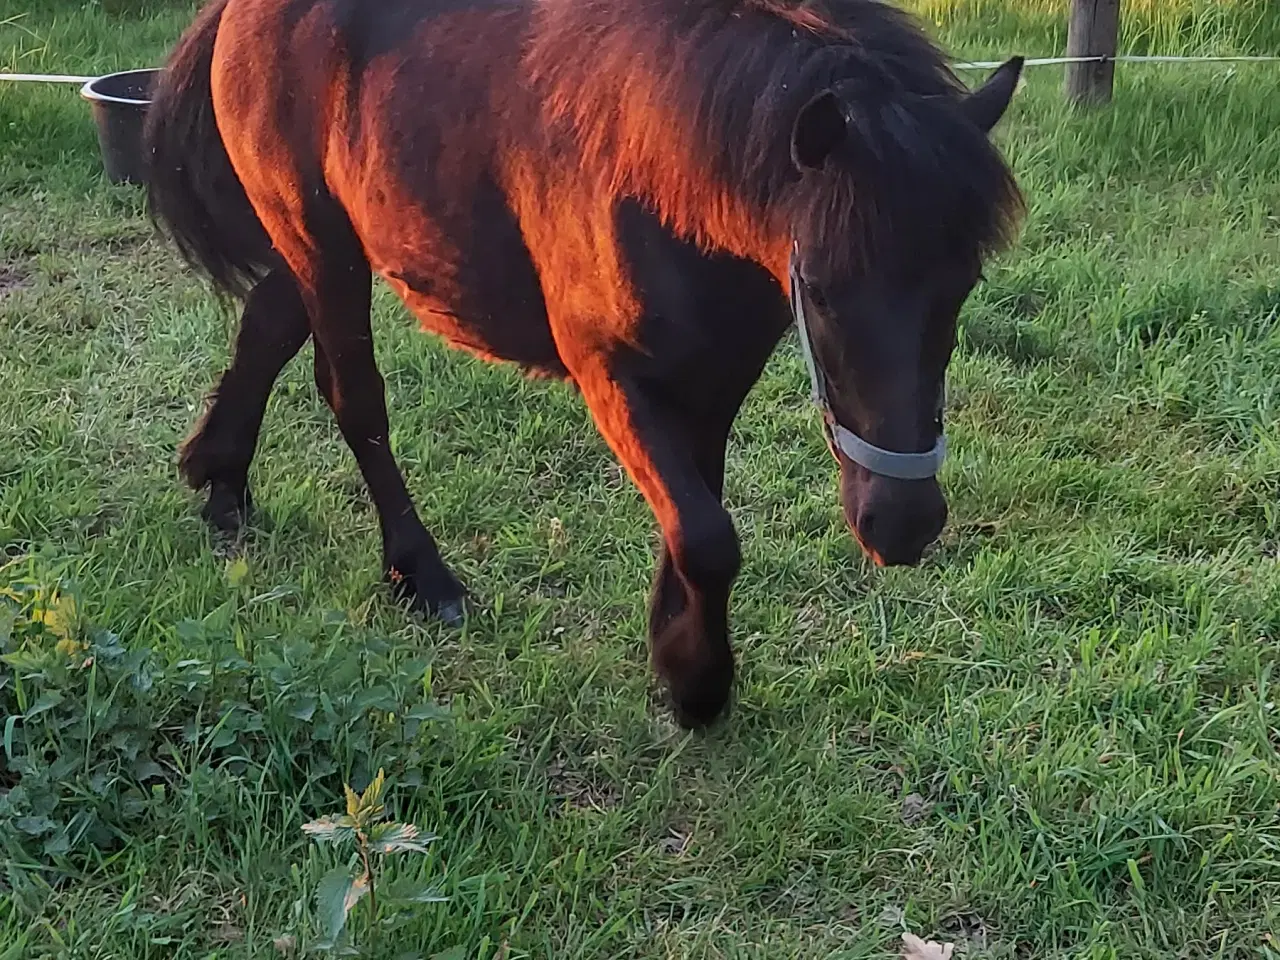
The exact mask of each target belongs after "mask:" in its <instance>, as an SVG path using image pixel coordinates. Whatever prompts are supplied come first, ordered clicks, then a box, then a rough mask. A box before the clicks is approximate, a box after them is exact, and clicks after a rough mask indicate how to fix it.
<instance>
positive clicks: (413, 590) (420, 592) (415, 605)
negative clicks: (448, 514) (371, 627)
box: [385, 549, 467, 627]
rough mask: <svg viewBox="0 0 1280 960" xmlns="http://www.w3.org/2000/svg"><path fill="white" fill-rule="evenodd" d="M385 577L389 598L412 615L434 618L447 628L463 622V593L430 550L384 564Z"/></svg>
mask: <svg viewBox="0 0 1280 960" xmlns="http://www.w3.org/2000/svg"><path fill="white" fill-rule="evenodd" d="M385 576H386V579H387V582H388V583H389V584H390V585H391V593H392V596H394V597H395V598H396V600H398V601H399V602H401V603H407V604H408V605H409V608H410V609H411V610H413V611H414V612H415V613H421V614H425V615H428V616H432V617H435V618H436V619H438V620H440V621H441V622H443V623H444V624H445V625H446V626H450V627H456V626H459V625H461V623H462V622H463V620H465V619H466V615H467V589H466V587H464V586H463V585H462V584H461V583H460V582H459V581H458V578H457V577H455V576H454V575H453V574H452V573H451V572H450V571H449V568H448V567H446V566H445V565H444V563H443V561H441V560H440V557H439V554H438V553H437V552H436V551H435V550H434V549H431V550H423V551H419V552H418V553H417V554H409V555H407V556H404V557H402V558H400V559H398V560H397V561H394V562H390V563H388V564H387V565H386V574H385Z"/></svg>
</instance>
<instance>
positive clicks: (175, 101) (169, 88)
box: [143, 0, 275, 297]
mask: <svg viewBox="0 0 1280 960" xmlns="http://www.w3.org/2000/svg"><path fill="white" fill-rule="evenodd" d="M227 3H228V0H210V2H209V3H208V4H206V5H205V6H204V8H203V9H201V10H200V12H199V14H198V15H197V16H196V19H195V21H194V22H193V23H192V24H191V26H190V27H188V28H187V30H186V32H185V33H183V35H182V37H181V39H180V40H179V41H178V44H177V46H176V47H175V48H174V50H173V53H172V54H171V55H170V57H169V62H168V63H167V64H166V65H165V68H164V70H163V71H162V72H161V74H160V77H159V79H158V82H157V84H156V89H155V92H154V94H153V97H152V102H151V106H150V108H149V109H148V111H147V121H146V127H145V130H144V133H143V137H144V144H145V149H146V154H147V157H148V171H147V174H148V186H147V206H148V211H149V213H150V216H151V219H152V221H153V222H154V223H155V224H156V225H157V226H159V227H160V228H161V229H162V230H164V232H165V233H167V234H168V235H169V236H170V238H172V240H173V242H174V244H175V245H176V246H177V248H178V251H179V253H181V254H182V257H183V259H185V260H186V261H187V263H189V264H190V265H191V266H192V267H194V268H195V269H197V270H199V271H200V272H202V273H204V274H206V275H207V276H208V277H209V279H210V280H212V281H213V284H214V286H215V287H216V288H217V289H218V290H219V292H221V293H223V294H229V295H232V296H238V297H244V296H246V295H247V294H248V292H249V290H251V289H252V288H253V286H254V284H255V283H256V282H257V281H258V280H259V279H261V278H262V277H263V276H264V275H266V273H267V272H268V271H269V270H270V269H271V267H272V266H274V263H275V261H274V255H273V253H272V246H271V240H270V239H269V238H268V237H267V233H266V231H265V230H264V229H263V227H262V222H261V221H260V220H259V219H258V216H257V214H256V213H254V210H253V207H252V205H251V204H250V203H249V198H248V197H247V196H246V195H245V192H244V187H243V186H242V185H241V183H240V180H239V178H238V177H237V176H236V173H235V170H234V169H233V168H232V166H231V159H230V157H228V156H227V150H226V147H225V146H224V145H223V142H222V135H221V134H220V133H219V132H218V124H217V120H216V119H215V118H214V112H213V90H212V82H211V72H212V67H213V46H214V41H215V40H216V39H217V36H218V24H219V22H220V21H221V20H222V12H223V10H224V9H226V6H227Z"/></svg>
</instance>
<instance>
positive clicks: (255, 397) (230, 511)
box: [178, 267, 311, 535]
mask: <svg viewBox="0 0 1280 960" xmlns="http://www.w3.org/2000/svg"><path fill="white" fill-rule="evenodd" d="M310 333H311V327H310V323H309V322H308V320H307V311H306V307H305V305H304V304H303V302H302V298H301V296H299V293H298V287H297V284H296V283H295V282H294V279H293V277H292V276H291V275H290V274H289V272H288V270H286V269H285V268H283V267H279V268H276V269H275V270H273V271H272V272H271V273H269V274H267V276H266V277H264V278H263V279H262V280H260V281H259V282H258V284H257V285H256V286H255V287H254V288H253V290H252V291H251V292H250V294H249V296H248V298H247V299H246V300H245V305H244V311H243V313H242V314H241V317H240V328H239V331H238V333H237V334H236V342H235V348H234V351H233V353H232V357H231V364H230V366H228V367H227V369H226V371H225V372H224V373H223V374H222V377H221V378H220V379H219V381H218V384H217V386H216V387H214V388H213V390H212V391H210V393H209V396H208V398H207V400H206V405H205V411H204V413H203V414H202V415H201V417H200V419H199V420H198V421H197V422H196V425H195V427H194V428H193V429H192V431H191V434H190V435H189V436H188V437H187V439H186V440H185V441H184V442H183V444H182V446H181V448H180V450H179V455H178V469H179V470H180V471H181V473H182V476H183V478H184V479H185V480H186V481H187V483H188V484H190V485H191V487H192V489H195V490H203V489H205V488H206V487H207V488H208V491H209V493H208V499H207V500H206V501H205V505H204V510H203V514H204V518H205V519H206V520H207V521H208V522H209V524H210V525H211V526H212V527H213V528H214V530H215V531H217V532H218V533H221V534H226V535H234V534H236V533H238V532H239V530H240V528H241V526H242V525H243V523H244V522H245V520H246V518H247V516H248V513H249V509H250V506H251V504H252V498H251V496H250V494H249V464H250V463H251V462H252V461H253V454H254V450H255V448H256V447H257V444H258V433H259V431H260V430H261V428H262V417H263V414H264V413H265V412H266V409H267V398H268V397H269V396H270V394H271V388H272V386H273V385H274V384H275V382H276V378H277V377H278V376H279V375H280V371H281V370H283V369H284V366H285V364H287V363H288V362H289V361H290V360H291V359H292V358H293V357H294V355H295V354H296V353H297V352H298V351H299V350H300V349H301V348H302V345H303V344H304V343H306V342H307V337H308V336H309V335H310Z"/></svg>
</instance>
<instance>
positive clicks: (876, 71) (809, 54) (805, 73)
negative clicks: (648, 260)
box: [527, 0, 1022, 261]
mask: <svg viewBox="0 0 1280 960" xmlns="http://www.w3.org/2000/svg"><path fill="white" fill-rule="evenodd" d="M536 9H537V12H536V13H535V19H536V24H535V28H534V35H533V38H532V41H531V44H530V47H529V52H528V54H527V62H528V64H529V66H530V68H531V70H532V73H533V76H534V77H535V79H537V80H538V81H540V83H541V84H542V85H543V86H542V94H543V97H544V102H545V104H546V107H547V109H548V111H549V113H550V115H551V116H552V117H553V118H555V119H558V120H559V121H561V123H562V124H563V126H564V128H565V129H567V130H568V131H569V132H570V134H571V135H572V137H573V138H574V139H575V140H576V142H577V145H578V149H579V150H580V152H581V155H582V157H583V162H584V165H585V166H586V167H588V168H593V169H595V170H596V171H597V172H598V174H599V176H600V177H601V179H602V181H603V185H604V186H605V187H606V188H607V189H610V190H612V191H613V192H614V193H615V194H617V193H628V192H631V193H636V194H639V195H641V196H642V197H645V198H646V199H648V200H649V201H650V202H651V204H652V205H653V207H654V208H655V209H656V210H658V211H659V212H660V213H661V214H662V215H663V217H664V219H665V220H667V222H668V223H669V225H670V226H672V227H673V228H674V229H676V230H677V232H679V233H682V234H684V235H688V236H693V237H696V238H700V239H702V240H703V241H704V244H705V245H707V246H722V245H725V240H726V239H731V237H729V238H726V237H722V236H716V234H720V233H728V234H730V235H732V234H734V233H738V234H741V233H743V232H754V231H758V230H760V229H761V227H763V228H764V229H765V230H766V231H768V233H769V234H771V235H773V236H780V235H783V234H786V233H787V232H788V231H789V230H790V229H791V226H792V225H793V224H795V223H798V222H810V223H815V222H817V223H820V224H822V225H824V226H825V227H826V229H825V231H824V234H825V235H826V236H827V237H829V238H836V237H845V238H847V247H845V248H839V247H836V248H833V249H829V250H828V251H827V253H828V255H829V256H830V257H832V258H833V260H837V261H847V260H849V259H864V258H869V257H874V256H883V255H886V254H888V253H889V252H890V251H891V250H894V249H900V250H910V251H912V255H919V254H920V253H921V252H923V251H924V250H938V249H939V245H940V244H944V245H945V246H946V248H948V249H954V248H955V247H957V246H958V247H962V248H966V249H971V250H972V251H973V252H974V254H975V255H982V254H983V253H985V252H987V251H988V250H990V249H992V248H995V247H998V246H1000V245H1001V244H1003V243H1004V242H1006V241H1007V239H1008V237H1009V234H1010V232H1011V228H1012V225H1013V223H1014V222H1015V221H1016V219H1017V216H1018V215H1019V214H1020V212H1021V208H1022V203H1021V197H1020V194H1019V192H1018V188H1017V186H1016V183H1015V182H1014V179H1013V177H1012V175H1011V173H1010V171H1009V170H1008V168H1007V166H1006V165H1005V163H1004V161H1003V160H1002V159H1001V157H1000V155H999V153H998V152H997V151H996V149H995V148H994V147H993V146H992V145H991V143H990V142H989V141H988V139H987V136H986V133H985V131H982V130H980V129H978V128H977V127H976V126H975V125H973V124H972V123H970V122H969V121H968V119H967V118H966V116H965V115H964V114H963V112H962V111H961V110H960V109H959V104H960V102H961V100H962V98H963V97H964V96H965V95H966V89H965V87H964V85H963V84H962V83H960V81H959V80H958V79H957V78H956V76H955V74H954V73H953V72H952V71H951V69H950V68H949V66H948V64H947V61H946V58H945V56H944V55H943V53H942V52H941V51H940V50H939V49H938V47H936V46H935V45H934V44H933V43H932V42H931V41H930V40H929V38H928V37H927V36H926V35H925V34H924V32H923V31H922V30H921V29H920V28H919V27H918V26H917V25H916V24H915V23H914V22H913V20H912V19H911V18H910V17H908V15H906V14H905V13H903V12H902V11H900V10H898V9H896V8H894V7H892V6H890V5H889V4H887V3H883V2H880V0H833V2H830V3H827V4H818V3H812V2H806V3H799V4H792V3H782V2H779V0H542V2H540V3H538V4H537V7H536ZM584 51H585V52H586V53H587V54H588V55H587V56H585V57H584V56H583V53H584ZM827 89H835V90H837V91H838V92H839V93H840V94H841V96H842V99H843V100H844V101H845V103H846V105H847V109H848V113H849V119H850V121H851V127H852V129H853V130H854V131H855V135H854V137H852V138H851V141H850V144H849V149H848V150H847V151H845V153H844V154H843V157H842V159H843V161H844V162H843V163H841V164H839V165H833V170H832V171H830V172H826V171H824V172H821V173H819V174H817V175H811V176H808V177H803V178H802V177H801V175H800V174H799V172H798V171H797V170H796V168H795V167H794V165H793V164H792V161H791V157H790V135H791V127H792V124H793V123H794V120H795V117H796V116H797V114H798V112H799V110H800V108H801V107H802V106H803V105H804V104H805V103H806V102H807V101H808V100H809V99H810V98H811V97H813V96H814V95H816V94H818V93H820V92H822V91H824V90H827ZM673 144H679V145H681V149H677V150H673V149H672V145H673Z"/></svg>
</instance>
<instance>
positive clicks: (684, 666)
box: [651, 612, 734, 730]
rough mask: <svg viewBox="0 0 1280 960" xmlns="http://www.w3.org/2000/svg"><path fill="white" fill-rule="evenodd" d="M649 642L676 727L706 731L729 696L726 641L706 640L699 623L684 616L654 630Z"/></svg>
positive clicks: (731, 671) (730, 664) (730, 658)
mask: <svg viewBox="0 0 1280 960" xmlns="http://www.w3.org/2000/svg"><path fill="white" fill-rule="evenodd" d="M651 642H652V649H653V654H652V655H653V665H654V668H655V669H656V670H657V672H658V676H660V677H661V678H662V679H663V681H665V683H666V687H667V694H668V697H669V699H670V702H671V710H672V712H673V713H674V715H675V721H676V723H678V724H680V726H682V727H684V728H685V729H686V730H702V729H705V728H707V727H710V726H711V725H712V724H713V723H715V722H716V721H717V720H718V719H719V718H720V717H721V716H722V715H723V714H724V713H725V712H726V710H727V708H728V705H729V697H730V695H731V693H732V692H733V675H734V663H733V650H732V649H731V648H730V646H729V642H728V638H727V637H724V636H723V635H721V636H717V637H709V636H707V635H706V633H705V632H704V629H703V624H702V621H701V620H699V619H698V618H697V617H695V616H693V615H692V614H691V613H687V612H686V613H685V614H683V615H682V616H679V617H676V618H674V619H673V620H671V621H669V622H668V623H666V624H665V625H663V626H662V627H661V628H660V629H659V630H657V631H656V632H655V634H654V635H653V637H652V638H651Z"/></svg>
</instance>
